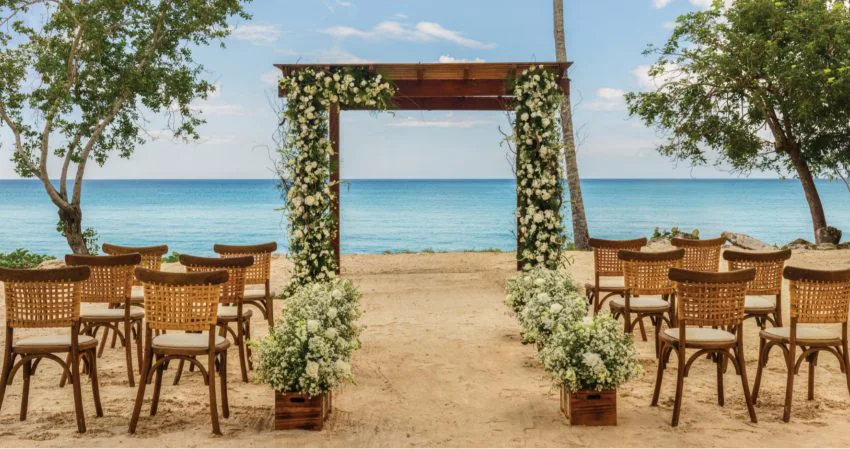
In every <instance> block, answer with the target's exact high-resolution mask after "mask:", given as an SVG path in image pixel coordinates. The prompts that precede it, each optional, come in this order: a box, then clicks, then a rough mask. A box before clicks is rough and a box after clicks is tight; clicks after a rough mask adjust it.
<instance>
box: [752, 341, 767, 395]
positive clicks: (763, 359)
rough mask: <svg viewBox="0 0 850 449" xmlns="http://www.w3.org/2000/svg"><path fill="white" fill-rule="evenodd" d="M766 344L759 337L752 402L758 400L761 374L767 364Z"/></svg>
mask: <svg viewBox="0 0 850 449" xmlns="http://www.w3.org/2000/svg"><path fill="white" fill-rule="evenodd" d="M767 350H768V349H767V345H766V344H765V340H764V338H759V361H758V365H757V368H756V381H755V383H754V384H753V404H755V403H757V402H758V399H759V389H760V388H761V376H762V372H763V371H764V366H765V365H766V364H767V353H766V352H767Z"/></svg>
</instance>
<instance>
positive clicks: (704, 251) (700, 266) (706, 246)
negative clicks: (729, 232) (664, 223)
mask: <svg viewBox="0 0 850 449" xmlns="http://www.w3.org/2000/svg"><path fill="white" fill-rule="evenodd" d="M670 243H671V244H672V245H673V246H675V247H677V248H682V249H684V250H685V258H684V259H682V268H684V269H686V270H692V271H708V272H717V271H719V270H720V252H721V248H722V247H723V244H724V243H726V237H718V238H716V239H708V240H694V239H683V238H679V237H675V238H673V239H672V240H670Z"/></svg>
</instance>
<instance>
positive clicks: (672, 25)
mask: <svg viewBox="0 0 850 449" xmlns="http://www.w3.org/2000/svg"><path fill="white" fill-rule="evenodd" d="M662 26H663V27H664V28H666V29H668V30H672V29H673V28H676V22H675V21H673V20H668V21H667V22H664V24H663V25H662Z"/></svg>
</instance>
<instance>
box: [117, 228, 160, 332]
mask: <svg viewBox="0 0 850 449" xmlns="http://www.w3.org/2000/svg"><path fill="white" fill-rule="evenodd" d="M101 249H102V250H103V252H104V253H106V254H109V255H110V256H120V255H122V254H139V255H140V256H141V257H142V260H141V261H140V262H139V264H138V266H139V268H145V269H148V270H153V271H160V270H162V257H163V256H165V255H166V254H168V245H156V246H120V245H113V244H111V243H104V244H103V245H102V246H101ZM130 302H131V303H132V305H134V306H137V307H142V306H144V297H143V295H142V283H141V282H140V281H139V280H138V279H136V278H135V277H133V293H132V295H131V296H130ZM113 346H115V345H114V344H113Z"/></svg>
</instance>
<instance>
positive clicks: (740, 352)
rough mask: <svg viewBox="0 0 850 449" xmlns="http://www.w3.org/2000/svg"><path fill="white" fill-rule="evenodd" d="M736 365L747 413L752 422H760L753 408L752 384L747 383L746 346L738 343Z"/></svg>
mask: <svg viewBox="0 0 850 449" xmlns="http://www.w3.org/2000/svg"><path fill="white" fill-rule="evenodd" d="M735 364H736V365H737V366H738V371H740V372H741V386H742V387H743V388H744V401H745V402H746V403H747V412H748V413H749V414H750V421H752V422H753V423H757V422H758V418H757V417H756V409H755V408H754V407H753V396H752V395H751V394H750V384H749V383H748V382H747V363H746V360H744V344H743V343H742V342H740V340H739V342H738V346H736V347H735Z"/></svg>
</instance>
